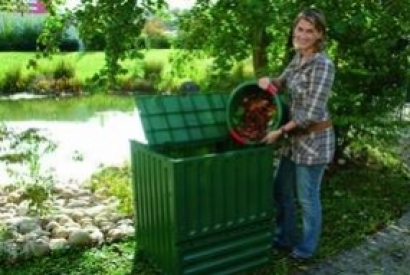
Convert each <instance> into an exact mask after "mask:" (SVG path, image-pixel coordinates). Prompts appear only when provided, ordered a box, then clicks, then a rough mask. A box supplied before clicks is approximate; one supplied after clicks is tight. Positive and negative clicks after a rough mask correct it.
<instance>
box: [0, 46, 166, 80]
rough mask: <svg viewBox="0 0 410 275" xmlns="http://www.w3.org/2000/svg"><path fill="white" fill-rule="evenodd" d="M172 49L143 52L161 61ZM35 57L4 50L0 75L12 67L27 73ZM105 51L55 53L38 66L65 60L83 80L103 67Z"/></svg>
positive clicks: (127, 62) (127, 64)
mask: <svg viewBox="0 0 410 275" xmlns="http://www.w3.org/2000/svg"><path fill="white" fill-rule="evenodd" d="M170 52H171V51H170V50H149V51H145V52H143V53H144V54H145V56H144V60H145V61H151V60H156V61H161V62H167V60H168V56H169V54H170ZM33 58H35V53H23V52H2V53H0V60H1V62H0V76H1V75H4V73H5V72H7V71H9V70H10V69H11V68H22V69H23V71H24V72H25V73H28V72H30V71H32V69H30V70H28V69H27V68H26V66H27V64H28V61H29V60H30V59H33ZM104 58H105V57H104V53H103V52H87V53H80V52H74V53H61V54H58V55H55V56H54V57H53V58H51V59H39V60H38V67H39V68H47V67H54V65H55V64H57V63H58V62H60V61H61V60H64V61H66V62H69V63H70V64H75V70H76V76H77V77H78V78H79V79H81V80H86V79H87V78H90V77H92V76H93V75H94V74H95V73H96V72H98V71H99V70H100V69H101V68H103V66H104V64H105V60H104ZM134 63H135V61H131V60H125V61H123V64H124V66H125V67H126V68H129V69H132V68H133V67H134V66H135V64H134Z"/></svg>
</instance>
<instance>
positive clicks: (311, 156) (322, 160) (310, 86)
mask: <svg viewBox="0 0 410 275" xmlns="http://www.w3.org/2000/svg"><path fill="white" fill-rule="evenodd" d="M300 61H301V56H300V54H296V55H295V57H294V58H293V60H292V61H291V62H290V63H289V65H288V67H287V68H286V69H285V71H284V72H283V73H282V75H281V76H280V77H279V78H280V80H281V82H282V83H283V87H284V88H287V89H286V90H287V91H288V93H289V94H290V102H289V109H290V110H289V111H290V114H289V115H290V119H291V120H293V121H294V122H295V123H296V125H297V126H298V128H301V129H305V128H307V127H309V126H310V125H311V124H313V123H317V122H320V121H325V120H329V119H330V114H329V111H328V108H327V102H328V98H329V95H330V91H331V88H332V85H333V80H334V75H335V68H334V65H333V63H332V61H331V60H330V59H329V58H328V57H327V56H326V55H325V54H324V53H316V54H315V55H314V56H312V57H311V58H310V59H308V60H307V61H306V62H305V64H303V66H300V65H299V64H300ZM334 152H335V133H334V130H333V128H327V129H325V130H323V131H320V132H312V133H309V134H305V135H300V136H297V135H290V138H289V142H288V143H287V144H286V145H285V146H284V147H283V150H282V154H284V155H285V156H287V157H289V158H291V159H292V160H293V161H294V162H296V163H299V164H305V165H315V164H326V163H329V162H331V161H332V159H333V156H334Z"/></svg>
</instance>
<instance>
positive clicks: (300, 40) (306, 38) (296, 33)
mask: <svg viewBox="0 0 410 275" xmlns="http://www.w3.org/2000/svg"><path fill="white" fill-rule="evenodd" d="M322 36H323V34H322V32H319V31H318V30H317V29H316V28H315V26H314V25H313V24H312V23H310V22H309V21H307V20H305V19H300V20H299V22H298V23H297V24H296V26H295V28H294V29H293V46H294V47H295V49H296V50H298V51H300V52H302V53H314V52H316V51H317V47H316V42H317V41H318V40H319V39H321V38H322Z"/></svg>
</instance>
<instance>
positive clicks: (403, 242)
mask: <svg viewBox="0 0 410 275" xmlns="http://www.w3.org/2000/svg"><path fill="white" fill-rule="evenodd" d="M339 274H340V275H408V274H410V210H409V212H407V213H406V214H405V215H404V216H403V217H402V218H401V219H400V220H398V221H397V222H396V223H394V224H392V225H390V226H388V227H387V228H386V229H384V230H382V231H380V232H378V233H377V234H375V235H374V236H372V237H369V238H368V239H367V240H366V241H365V242H364V243H363V244H361V245H359V246H358V247H356V248H353V249H352V250H348V251H345V252H342V253H341V254H338V255H336V256H335V257H333V258H330V259H328V260H326V261H324V262H322V263H320V264H317V265H315V266H313V267H310V268H309V269H308V270H307V271H303V272H300V273H299V274H298V275H339Z"/></svg>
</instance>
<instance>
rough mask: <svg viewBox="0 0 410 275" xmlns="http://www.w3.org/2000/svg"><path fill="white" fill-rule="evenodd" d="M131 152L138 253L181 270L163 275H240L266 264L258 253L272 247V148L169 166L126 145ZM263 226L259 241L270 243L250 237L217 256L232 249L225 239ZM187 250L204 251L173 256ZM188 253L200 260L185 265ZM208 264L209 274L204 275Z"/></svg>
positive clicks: (161, 158) (180, 161)
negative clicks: (269, 226) (194, 246)
mask: <svg viewBox="0 0 410 275" xmlns="http://www.w3.org/2000/svg"><path fill="white" fill-rule="evenodd" d="M131 150H132V155H131V161H132V171H133V180H132V182H133V193H134V207H135V215H136V221H137V225H136V230H137V232H138V234H137V238H138V245H139V248H140V249H142V250H145V251H147V252H148V253H149V254H150V255H152V256H153V257H154V258H155V259H156V260H155V261H156V262H157V263H158V265H159V266H160V268H162V269H164V270H180V272H177V273H172V272H171V273H169V274H237V273H235V272H238V271H239V270H237V269H238V268H239V269H241V266H242V268H243V270H245V269H246V268H251V267H253V266H254V265H255V266H256V265H258V264H262V262H265V260H263V259H264V258H263V259H262V258H261V257H260V253H262V252H263V253H265V252H267V251H268V248H269V247H270V241H271V235H270V234H271V232H272V230H271V229H266V224H267V223H271V221H272V218H273V202H272V188H273V187H272V173H273V167H272V165H273V164H272V160H273V147H271V146H261V147H252V148H242V149H240V150H239V149H237V150H231V151H225V152H222V153H211V154H204V155H201V156H193V157H187V158H171V157H168V156H166V155H164V154H162V153H159V152H156V151H154V150H152V148H150V146H147V145H144V144H140V143H138V142H136V141H131ZM262 224H263V225H264V228H265V229H264V231H263V233H262V235H263V236H265V235H268V236H269V237H266V238H265V239H263V241H262V240H261V239H258V237H256V235H255V236H254V237H255V242H252V241H249V242H246V241H245V242H244V243H242V244H240V243H238V244H237V245H238V246H239V247H242V248H243V249H244V250H238V251H236V252H237V253H227V254H226V255H224V256H222V254H223V253H222V252H221V250H220V249H223V248H224V247H225V246H224V242H227V243H229V242H235V241H238V239H237V238H234V239H232V240H231V239H229V237H228V236H229V235H230V233H229V232H242V231H243V230H245V228H249V227H252V226H256V227H259V226H262ZM259 233H260V232H259ZM259 233H258V234H259ZM238 234H240V233H238ZM255 234H256V233H255ZM212 236H213V237H215V238H218V237H217V236H219V238H222V240H221V244H220V245H216V243H207V241H206V240H207V239H209V238H211V237H212ZM223 236H226V237H223ZM213 237H212V238H213ZM212 238H211V239H212ZM224 238H226V239H224ZM249 238H250V239H252V238H253V237H252V234H250V235H249ZM228 239H229V240H228ZM256 240H259V241H260V243H259V241H256ZM189 243H191V244H197V243H203V246H202V247H203V248H198V249H199V250H198V251H196V250H195V249H194V250H193V251H194V252H192V251H191V250H189V249H188V250H189V251H188V250H186V251H185V250H182V251H183V252H181V251H180V252H178V253H180V254H181V253H182V254H183V255H182V256H181V255H180V254H178V253H177V252H176V250H180V249H182V248H181V246H183V247H185V246H186V245H187V244H189ZM256 243H258V244H259V246H258V245H256ZM225 245H228V244H225ZM233 247H235V246H233ZM239 247H236V249H239ZM242 248H241V249H242ZM201 249H203V251H202V250H201ZM252 249H255V250H252ZM234 250H235V249H234ZM184 251H185V252H184ZM195 251H196V252H195ZM201 251H202V252H201ZM241 251H242V252H243V253H244V254H243V253H242V252H241ZM244 251H245V252H244ZM191 253H192V255H193V254H195V253H196V254H198V253H199V254H201V253H202V254H204V253H205V254H206V255H205V254H204V255H205V256H206V257H205V256H204V258H202V256H201V257H200V256H198V262H196V260H195V261H194V258H192V257H193V256H192V257H191V258H189V256H188V254H190V255H191ZM196 254H195V255H196ZM199 254H198V255H199ZM220 254H221V255H220ZM178 255H180V256H178ZM187 257H188V258H187ZM215 258H217V259H219V260H218V262H220V265H221V266H220V267H218V265H217V263H216V262H215ZM188 259H191V260H188ZM246 259H248V260H249V262H247V260H246ZM251 259H252V260H251ZM261 259H262V260H261ZM175 261H176V262H175ZM213 262H214V264H215V265H216V266H214V268H215V269H212V271H210V270H209V272H211V273H209V272H206V271H205V269H206V268H211V264H212V263H213ZM174 265H176V266H174ZM207 266H208V267H207ZM181 270H184V271H181ZM223 270H225V271H223ZM229 270H232V272H230V271H229ZM234 271H235V272H234Z"/></svg>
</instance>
